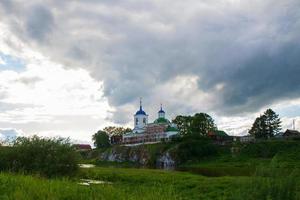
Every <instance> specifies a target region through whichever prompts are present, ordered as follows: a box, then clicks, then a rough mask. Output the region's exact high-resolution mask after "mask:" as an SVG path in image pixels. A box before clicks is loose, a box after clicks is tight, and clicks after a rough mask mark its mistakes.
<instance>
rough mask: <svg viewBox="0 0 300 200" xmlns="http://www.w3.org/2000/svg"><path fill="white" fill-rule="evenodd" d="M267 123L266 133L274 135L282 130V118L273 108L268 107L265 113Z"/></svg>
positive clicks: (269, 135)
mask: <svg viewBox="0 0 300 200" xmlns="http://www.w3.org/2000/svg"><path fill="white" fill-rule="evenodd" d="M264 116H265V123H266V135H267V136H268V137H273V136H274V135H276V134H278V133H279V131H280V130H281V120H280V118H279V115H278V114H276V113H275V112H274V111H273V110H272V109H267V110H266V111H265V113H264Z"/></svg>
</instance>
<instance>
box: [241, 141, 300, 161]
mask: <svg viewBox="0 0 300 200" xmlns="http://www.w3.org/2000/svg"><path fill="white" fill-rule="evenodd" d="M293 151H296V152H297V151H300V144H299V142H296V141H276V140H275V141H272V140H269V141H257V142H256V143H254V144H247V145H245V146H244V147H242V148H241V154H242V155H244V156H248V157H256V158H273V157H274V156H275V155H276V154H278V153H282V152H293Z"/></svg>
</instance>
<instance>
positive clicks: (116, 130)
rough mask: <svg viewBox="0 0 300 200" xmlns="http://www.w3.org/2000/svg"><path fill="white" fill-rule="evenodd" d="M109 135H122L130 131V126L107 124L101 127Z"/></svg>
mask: <svg viewBox="0 0 300 200" xmlns="http://www.w3.org/2000/svg"><path fill="white" fill-rule="evenodd" d="M103 131H104V132H106V133H107V134H108V135H109V136H112V135H123V134H125V133H128V132H131V131H132V130H131V128H124V127H117V126H108V127H105V128H104V129H103Z"/></svg>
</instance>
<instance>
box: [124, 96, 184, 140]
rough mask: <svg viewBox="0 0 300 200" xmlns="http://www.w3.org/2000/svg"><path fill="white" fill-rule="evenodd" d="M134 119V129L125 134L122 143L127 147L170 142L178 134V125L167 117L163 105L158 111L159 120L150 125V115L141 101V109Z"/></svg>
mask: <svg viewBox="0 0 300 200" xmlns="http://www.w3.org/2000/svg"><path fill="white" fill-rule="evenodd" d="M133 118H134V129H133V130H132V131H131V132H129V133H126V134H124V135H123V138H122V143H123V144H125V145H133V144H144V143H157V142H161V141H168V140H170V138H171V137H173V136H175V135H177V134H178V129H177V127H176V125H175V124H173V123H171V122H170V121H169V120H168V119H167V118H166V117H165V111H164V110H163V109H162V105H161V106H160V110H159V111H158V116H157V119H156V120H155V121H154V122H152V123H148V115H147V113H146V112H145V111H144V110H143V106H142V101H141V100H140V109H139V110H138V111H137V112H136V113H135V115H134V116H133Z"/></svg>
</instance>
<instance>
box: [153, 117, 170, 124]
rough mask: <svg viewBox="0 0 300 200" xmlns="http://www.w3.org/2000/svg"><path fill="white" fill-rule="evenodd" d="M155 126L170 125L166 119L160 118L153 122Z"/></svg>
mask: <svg viewBox="0 0 300 200" xmlns="http://www.w3.org/2000/svg"><path fill="white" fill-rule="evenodd" d="M154 123H155V124H163V123H165V124H168V123H170V121H169V120H168V119H166V118H163V117H160V118H157V119H156V120H155V121H154Z"/></svg>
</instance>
